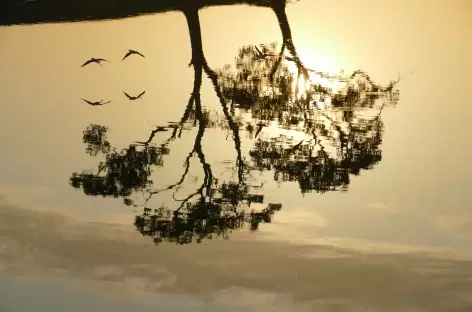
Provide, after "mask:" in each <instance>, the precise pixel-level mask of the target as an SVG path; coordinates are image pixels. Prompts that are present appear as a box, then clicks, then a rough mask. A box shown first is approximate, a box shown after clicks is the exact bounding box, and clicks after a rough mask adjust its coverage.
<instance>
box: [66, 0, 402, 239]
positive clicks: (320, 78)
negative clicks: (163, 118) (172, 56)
mask: <svg viewBox="0 0 472 312" xmlns="http://www.w3.org/2000/svg"><path fill="white" fill-rule="evenodd" d="M269 2H270V3H269ZM279 2H280V3H279ZM267 3H268V4H267V5H268V6H271V8H272V9H273V11H274V12H275V14H276V16H277V19H278V21H279V25H280V29H281V31H282V38H283V40H282V46H281V49H280V50H279V51H278V50H277V45H276V44H275V43H271V44H266V45H260V46H246V47H242V48H241V49H240V50H239V53H238V56H237V57H236V64H235V68H234V69H233V67H232V66H230V65H226V66H224V67H223V68H222V69H221V70H218V71H213V70H212V69H211V68H210V67H209V65H208V64H207V61H206V59H205V56H204V53H203V45H202V40H201V31H200V22H199V17H198V9H195V7H192V6H189V7H187V8H185V9H183V10H182V11H183V13H184V14H185V17H186V19H187V23H188V27H189V33H190V41H191V46H192V59H191V62H190V65H192V66H193V69H194V84H193V90H192V92H191V94H190V98H189V101H188V103H187V105H186V108H185V111H184V113H183V115H182V118H181V120H180V121H179V122H174V123H170V124H169V125H167V126H160V127H157V128H156V129H155V130H153V131H152V132H151V134H150V135H149V138H148V139H147V140H146V141H142V142H141V141H137V142H135V143H136V144H132V145H129V147H128V148H126V149H123V150H121V151H117V150H116V149H115V148H111V144H110V143H109V142H108V141H107V137H106V134H107V128H105V127H102V126H98V125H90V126H89V127H88V128H87V129H86V130H85V131H84V135H83V141H84V143H86V144H88V145H87V152H88V153H90V154H91V155H97V154H98V153H103V154H105V161H103V162H101V163H100V164H99V166H98V170H97V173H90V172H83V173H74V174H73V175H72V177H71V178H70V183H71V185H72V186H74V187H75V188H82V189H83V191H84V193H85V194H87V195H101V196H104V197H107V196H112V197H121V198H123V200H124V203H125V204H126V205H132V206H134V207H142V208H143V213H142V214H140V215H137V216H136V217H135V222H134V225H135V227H136V229H137V230H138V231H139V232H140V233H141V234H142V235H145V236H150V237H152V238H153V240H154V242H155V243H156V244H158V243H161V242H163V241H167V242H174V243H178V244H186V243H190V242H193V241H196V242H197V243H200V242H202V240H203V239H211V238H212V237H214V236H222V237H224V238H228V237H229V236H228V235H229V233H230V232H231V231H232V230H235V229H238V228H241V227H243V226H244V225H245V224H248V225H249V228H250V230H257V229H258V227H259V224H260V223H269V222H271V220H272V216H273V215H274V213H275V212H276V211H279V210H280V209H281V208H282V204H280V203H269V204H265V205H264V194H263V183H262V184H260V185H251V184H250V183H249V181H252V180H253V179H252V173H254V172H259V171H265V170H270V171H271V172H272V173H273V176H274V180H275V181H277V182H285V181H294V182H297V183H298V184H299V186H300V190H301V192H302V193H307V192H311V191H316V192H327V191H333V190H338V189H340V190H347V187H348V185H349V183H350V175H357V174H359V173H360V171H361V170H362V169H371V168H373V166H374V165H375V164H376V163H378V162H379V161H380V160H381V159H382V153H381V150H380V144H381V142H382V131H383V123H382V121H381V118H380V116H381V112H382V110H383V108H384V107H385V106H386V105H395V103H396V100H397V99H398V92H397V91H395V90H393V87H394V85H395V83H396V82H398V81H396V82H391V83H390V84H389V85H388V86H386V87H383V86H380V85H377V84H375V83H374V82H372V80H371V79H370V78H369V76H368V75H366V74H365V73H363V72H362V71H356V72H354V73H353V74H352V75H351V76H343V75H328V74H325V73H321V72H317V71H315V70H312V69H309V68H306V67H305V66H304V65H303V63H302V62H301V60H300V58H299V57H298V55H297V53H296V50H295V46H294V44H293V40H292V37H291V31H290V27H289V23H288V20H287V17H286V15H285V10H284V9H285V2H284V1H283V3H282V1H268V2H267ZM286 50H287V52H288V53H289V55H286V54H285V52H286ZM290 64H293V65H294V67H293V68H292V69H291V68H290ZM204 73H205V74H206V76H207V77H208V78H209V80H210V81H211V83H212V85H213V87H214V91H215V94H216V96H217V97H218V100H219V103H220V105H221V111H222V113H223V117H222V118H220V117H219V116H220V115H219V114H213V113H212V111H209V110H206V109H204V108H203V105H202V103H201V97H200V89H201V85H202V79H203V74H204ZM238 114H239V115H240V116H239V117H237V115H238ZM243 115H244V116H245V117H244V116H243ZM245 119H247V120H245ZM192 127H193V128H194V129H195V131H196V136H195V140H194V144H193V146H191V147H190V152H189V153H188V155H187V157H186V158H185V161H184V166H183V172H182V174H181V175H180V178H179V179H178V180H177V181H176V182H175V183H173V184H170V185H168V186H166V187H164V188H162V189H155V188H153V181H152V179H151V173H152V172H153V171H156V169H157V168H158V167H160V166H163V164H164V162H163V161H164V156H166V155H168V154H169V153H170V147H169V146H170V144H171V143H172V142H173V141H174V140H176V139H178V138H180V137H181V136H182V132H183V130H184V129H187V128H192ZM207 128H220V129H222V130H224V131H225V132H227V133H228V134H227V138H228V136H230V137H231V139H232V140H233V142H234V150H235V154H236V155H235V161H234V166H233V171H234V178H232V180H231V179H230V180H225V181H219V179H217V178H216V177H215V175H214V173H213V168H212V167H211V166H210V164H209V163H208V162H207V160H206V155H205V152H204V149H203V146H202V139H203V137H204V135H205V130H206V129H207ZM168 129H172V131H171V132H170V136H169V137H168V138H167V139H166V140H165V141H164V143H162V144H160V145H155V144H154V143H153V140H154V138H155V136H156V135H158V133H160V132H166V131H168ZM242 133H247V135H248V136H249V137H250V138H251V139H252V140H254V143H253V146H252V149H251V150H250V152H249V157H248V158H246V157H245V156H244V155H243V154H242V148H241V146H242V139H241V134H242ZM192 159H197V160H198V161H199V163H200V166H201V172H202V173H201V176H202V177H203V179H202V182H201V184H199V185H196V187H195V191H194V192H192V193H190V194H189V195H188V196H187V197H185V198H182V199H178V198H176V195H175V194H176V192H177V191H178V190H179V189H180V188H181V187H182V186H183V184H184V182H185V181H187V180H189V179H188V176H189V172H190V167H191V164H192V161H191V160H192ZM166 192H172V197H173V199H174V202H175V207H170V206H172V205H169V204H166V205H161V206H160V207H157V208H151V207H150V201H151V199H152V198H155V197H157V196H159V194H163V193H166ZM136 193H143V194H144V198H143V201H142V203H138V201H135V200H132V199H131V195H133V194H136Z"/></svg>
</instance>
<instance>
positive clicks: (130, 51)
mask: <svg viewBox="0 0 472 312" xmlns="http://www.w3.org/2000/svg"><path fill="white" fill-rule="evenodd" d="M131 54H137V55H140V56H142V57H145V56H144V55H142V54H141V53H139V52H138V51H136V50H128V53H126V54H125V56H124V57H123V59H122V61H124V59H125V58H127V57H128V56H130V55H131Z"/></svg>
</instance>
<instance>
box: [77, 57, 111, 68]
mask: <svg viewBox="0 0 472 312" xmlns="http://www.w3.org/2000/svg"><path fill="white" fill-rule="evenodd" d="M101 62H108V63H111V62H110V61H107V60H105V59H102V58H94V57H92V58H91V59H90V60H88V61H87V62H85V63H84V64H83V65H82V66H80V67H84V66H85V65H88V64H90V63H97V64H98V65H100V66H102V67H103V65H102V64H101Z"/></svg>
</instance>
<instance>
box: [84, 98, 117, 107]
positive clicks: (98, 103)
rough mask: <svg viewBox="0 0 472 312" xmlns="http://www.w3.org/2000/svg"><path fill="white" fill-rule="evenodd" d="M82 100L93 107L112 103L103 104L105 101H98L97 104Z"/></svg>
mask: <svg viewBox="0 0 472 312" xmlns="http://www.w3.org/2000/svg"><path fill="white" fill-rule="evenodd" d="M82 100H83V101H85V102H87V104H89V105H92V106H97V105H105V104H108V103H110V102H111V101H108V102H105V103H103V100H100V101H96V102H91V101H87V100H86V99H82Z"/></svg>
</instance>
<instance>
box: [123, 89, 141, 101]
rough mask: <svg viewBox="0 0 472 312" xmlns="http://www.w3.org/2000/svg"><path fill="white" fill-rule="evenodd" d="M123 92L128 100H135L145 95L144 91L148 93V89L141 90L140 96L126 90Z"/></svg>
mask: <svg viewBox="0 0 472 312" xmlns="http://www.w3.org/2000/svg"><path fill="white" fill-rule="evenodd" d="M123 93H124V94H125V95H126V97H127V98H128V100H130V101H134V100H137V99H139V98H141V97H142V96H143V95H144V93H146V91H143V92H141V93H140V94H139V95H138V96H131V95H129V94H128V93H126V92H125V91H123Z"/></svg>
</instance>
